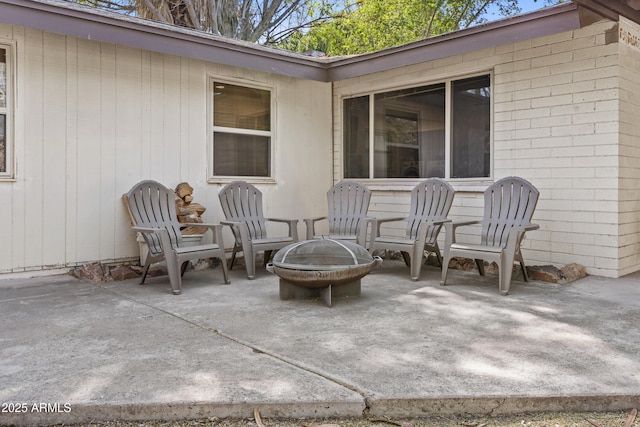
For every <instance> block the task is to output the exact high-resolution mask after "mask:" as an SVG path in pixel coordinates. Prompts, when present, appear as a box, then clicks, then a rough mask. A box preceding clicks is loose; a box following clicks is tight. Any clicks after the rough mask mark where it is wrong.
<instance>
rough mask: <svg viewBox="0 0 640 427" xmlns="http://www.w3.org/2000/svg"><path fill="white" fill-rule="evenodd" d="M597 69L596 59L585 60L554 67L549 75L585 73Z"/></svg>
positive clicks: (551, 67) (550, 69)
mask: <svg viewBox="0 0 640 427" xmlns="http://www.w3.org/2000/svg"><path fill="white" fill-rule="evenodd" d="M595 67H596V60H595V59H592V58H590V59H583V60H581V61H570V62H565V63H562V64H557V65H552V66H550V67H549V74H550V75H554V74H564V73H574V72H578V71H580V72H584V70H589V69H594V68H595Z"/></svg>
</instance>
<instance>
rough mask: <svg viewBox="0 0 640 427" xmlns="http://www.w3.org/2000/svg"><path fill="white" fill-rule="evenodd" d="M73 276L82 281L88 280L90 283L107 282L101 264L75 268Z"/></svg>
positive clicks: (72, 272)
mask: <svg viewBox="0 0 640 427" xmlns="http://www.w3.org/2000/svg"><path fill="white" fill-rule="evenodd" d="M71 274H72V275H73V276H74V277H77V278H78V279H80V280H88V281H90V282H104V281H105V275H104V270H103V268H102V264H100V263H99V262H94V263H90V264H83V265H80V266H78V267H76V268H74V269H73V270H72V271H71Z"/></svg>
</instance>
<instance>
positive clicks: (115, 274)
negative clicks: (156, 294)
mask: <svg viewBox="0 0 640 427" xmlns="http://www.w3.org/2000/svg"><path fill="white" fill-rule="evenodd" d="M139 275H140V274H139V273H137V272H136V271H135V270H134V269H133V268H131V266H128V265H117V266H115V267H112V268H110V269H109V276H110V277H111V280H127V279H134V278H136V277H138V276H139Z"/></svg>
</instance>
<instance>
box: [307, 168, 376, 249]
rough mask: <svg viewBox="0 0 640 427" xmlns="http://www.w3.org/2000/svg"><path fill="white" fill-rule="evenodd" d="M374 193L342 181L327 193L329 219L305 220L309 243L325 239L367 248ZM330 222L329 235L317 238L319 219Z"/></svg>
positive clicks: (323, 217) (356, 184)
mask: <svg viewBox="0 0 640 427" xmlns="http://www.w3.org/2000/svg"><path fill="white" fill-rule="evenodd" d="M370 201H371V191H370V190H369V189H368V188H367V187H365V186H364V185H362V184H359V183H357V182H353V181H341V182H339V183H337V184H336V185H334V186H333V187H332V188H331V189H330V190H329V191H328V192H327V202H328V204H329V214H328V216H322V217H318V218H309V219H305V220H304V221H305V223H306V226H307V240H311V239H318V238H321V237H326V238H329V239H334V240H349V241H354V242H356V243H357V244H358V245H360V246H363V247H364V246H365V245H366V241H367V227H368V226H369V222H370V221H371V220H373V219H374V218H371V217H368V216H367V211H368V210H369V202H370ZM324 219H327V220H328V221H329V234H328V235H324V236H317V235H316V232H315V224H316V222H318V221H320V220H324Z"/></svg>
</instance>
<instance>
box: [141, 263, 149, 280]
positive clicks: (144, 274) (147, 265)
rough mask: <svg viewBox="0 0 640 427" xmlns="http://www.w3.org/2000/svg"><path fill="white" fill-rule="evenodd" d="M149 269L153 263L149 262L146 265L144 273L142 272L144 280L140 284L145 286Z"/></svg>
mask: <svg viewBox="0 0 640 427" xmlns="http://www.w3.org/2000/svg"><path fill="white" fill-rule="evenodd" d="M149 267H151V263H150V262H149V261H147V262H146V263H145V265H144V271H143V272H142V279H141V280H140V284H141V285H142V284H144V281H145V279H146V278H147V273H148V272H149Z"/></svg>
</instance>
